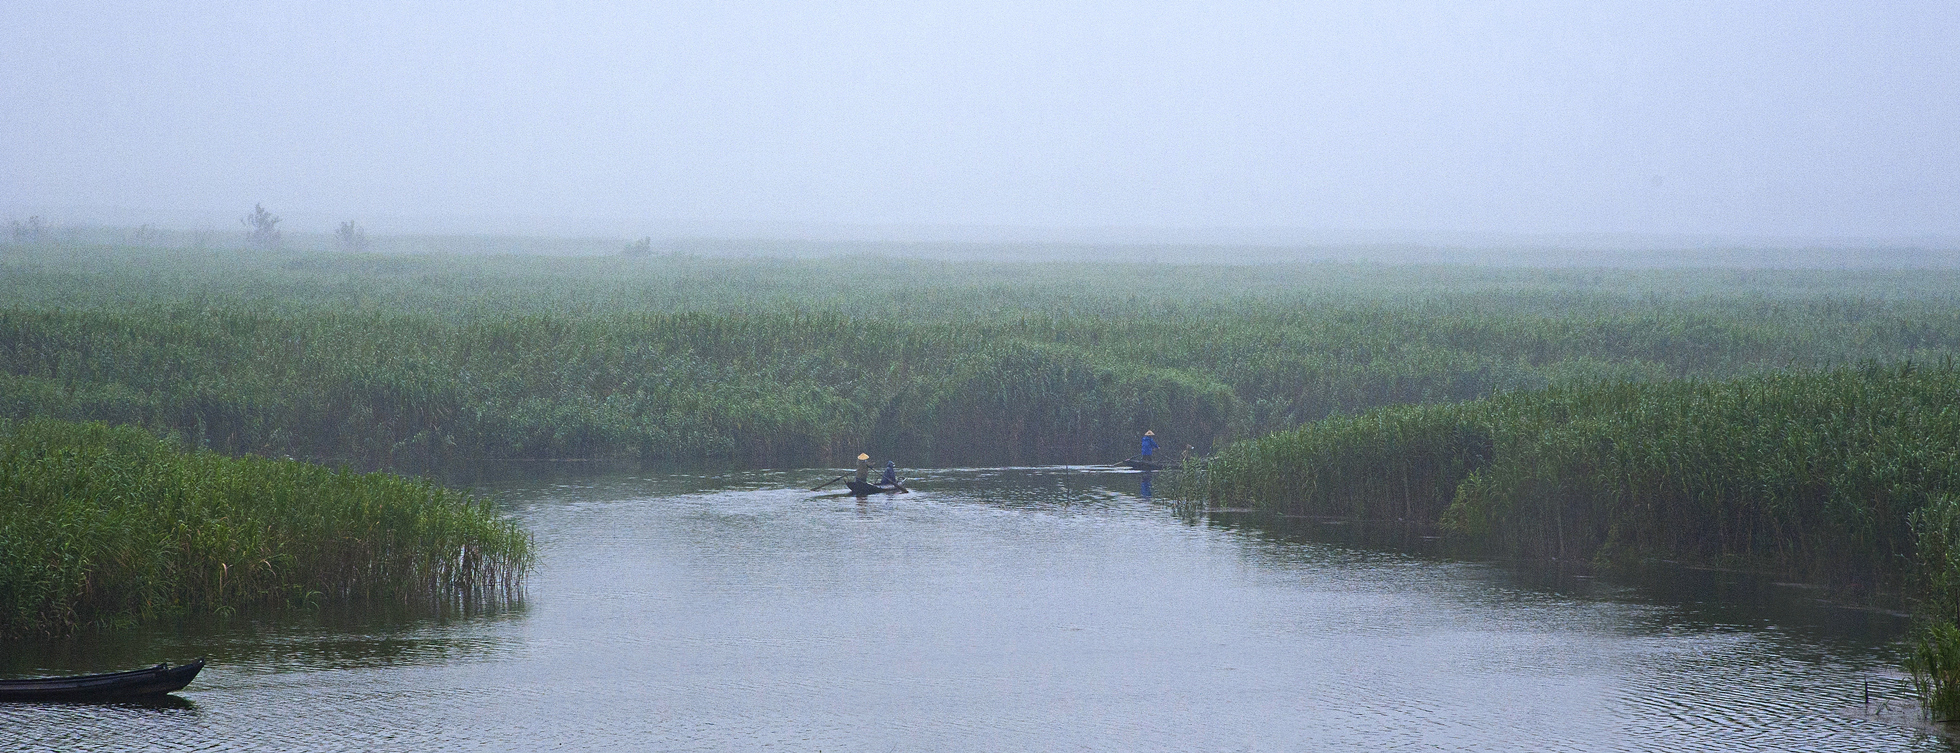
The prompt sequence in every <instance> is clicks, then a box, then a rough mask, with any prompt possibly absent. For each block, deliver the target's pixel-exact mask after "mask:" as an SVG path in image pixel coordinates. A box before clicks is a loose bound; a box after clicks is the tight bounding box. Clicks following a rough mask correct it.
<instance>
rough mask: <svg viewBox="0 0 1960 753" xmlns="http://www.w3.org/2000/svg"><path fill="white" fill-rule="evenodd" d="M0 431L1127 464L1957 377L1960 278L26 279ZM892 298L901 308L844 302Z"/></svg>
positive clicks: (1097, 267) (1130, 268)
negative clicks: (1400, 422)
mask: <svg viewBox="0 0 1960 753" xmlns="http://www.w3.org/2000/svg"><path fill="white" fill-rule="evenodd" d="M0 272H4V274H0V417H11V418H29V417H52V418H62V419H68V420H81V421H107V422H110V423H117V424H134V425H140V426H144V427H147V428H150V429H152V430H153V431H156V432H158V433H161V434H171V435H175V436H178V437H180V438H182V439H183V440H184V441H185V443H186V444H187V445H189V446H193V447H199V448H209V449H214V450H218V451H221V452H225V453H229V454H258V455H264V456H284V455H290V456H293V457H299V458H306V459H317V460H326V461H330V462H351V463H355V464H359V465H361V466H364V467H386V468H399V469H437V468H448V467H458V466H468V465H470V464H473V463H478V462H481V461H483V460H486V459H497V458H631V459H646V460H697V459H710V458H714V459H726V460H729V461H733V462H738V463H745V464H753V465H777V466H781V465H797V464H810V463H827V462H835V461H836V460H837V459H838V458H839V457H849V456H853V455H855V454H856V453H857V452H859V451H861V450H870V451H872V452H874V453H877V454H879V455H881V456H885V455H890V454H893V453H899V452H902V453H903V460H902V462H906V463H910V464H917V465H923V464H1023V463H1042V462H1109V461H1110V460H1113V459H1116V458H1120V457H1124V456H1127V455H1129V454H1130V452H1131V448H1130V446H1129V445H1130V443H1131V442H1132V441H1133V436H1134V435H1135V434H1140V433H1141V432H1142V431H1143V430H1144V429H1146V428H1149V429H1155V430H1156V431H1157V432H1158V434H1159V435H1160V436H1164V437H1166V438H1167V441H1172V442H1185V443H1189V444H1193V445H1196V446H1197V447H1198V448H1199V451H1200V452H1204V451H1208V450H1209V449H1210V445H1211V444H1212V442H1213V441H1214V440H1228V439H1231V438H1234V437H1251V436H1259V435H1262V434H1266V433H1269V432H1272V431H1277V430H1282V429H1288V428H1291V427H1294V426H1297V425H1300V424H1302V423H1306V422H1312V421H1318V420H1320V419H1323V418H1326V417H1328V416H1330V415H1336V414H1342V415H1351V414H1354V413H1356V412H1359V411H1364V410H1368V409H1370V408H1374V407H1378V406H1384V405H1395V404H1405V403H1438V402H1452V401H1462V400H1470V399H1475V398H1479V397H1484V396H1488V395H1491V394H1496V393H1500V392H1507V391H1517V390H1530V389H1537V388H1542V387H1546V386H1550V385H1578V384H1586V383H1591V382H1595V381H1601V380H1606V381H1624V380H1658V379H1668V378H1675V377H1682V376H1705V377H1727V376H1734V375H1739V374H1746V373H1752V372H1758V371H1763V370H1772V369H1782V368H1789V367H1793V366H1794V367H1803V368H1810V367H1828V366H1832V365H1842V364H1847V363H1855V362H1857V361H1858V360H1862V359H1878V360H1883V361H1896V360H1901V359H1905V358H1915V359H1919V360H1922V361H1923V360H1928V359H1937V358H1938V357H1940V356H1942V355H1947V354H1956V353H1960V301H1956V300H1955V299H1954V298H1953V297H1952V296H1951V295H1950V294H1949V293H1947V292H1946V291H1948V290H1952V289H1960V275H1955V274H1952V273H1945V272H1914V273H1911V274H1903V273H1894V272H1831V273H1828V274H1827V273H1820V272H1810V273H1802V272H1790V273H1769V272H1755V273H1740V272H1709V271H1699V272H1694V273H1687V272H1679V271H1664V270H1663V271H1647V272H1629V271H1614V270H1569V271H1559V270H1479V269H1467V268H1385V267H1379V266H1372V265H1332V264H1324V265H1313V264H1309V265H1278V266H1262V267H1231V266H1223V265H1220V266H1210V267H1199V266H1191V267H1166V266H1163V265H1111V264H1029V263H1020V264H998V263H988V262H971V263H959V264H949V263H945V262H931V261H918V260H911V261H907V260H889V259H848V258H847V259H832V260H821V261H810V260H782V259H774V260H753V259H749V260H740V259H690V258H667V257H658V258H639V259H623V258H598V259H593V258H585V259H579V258H562V257H561V258H540V257H529V258H524V257H502V256H487V257H472V256H435V255H431V256H386V257H383V256H372V255H346V254H304V253H300V254H282V253H276V252H263V253H252V254H243V253H234V252H196V251H189V250H157V249H119V248H84V249H14V250H11V251H10V252H9V253H8V254H6V255H4V256H0ZM872 275H879V276H881V277H887V278H892V279H898V280H903V281H904V284H902V285H896V286H888V285H858V284H842V285H839V284H835V282H834V281H838V280H852V279H864V278H867V277H869V276H872Z"/></svg>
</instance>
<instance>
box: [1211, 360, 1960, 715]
mask: <svg viewBox="0 0 1960 753" xmlns="http://www.w3.org/2000/svg"><path fill="white" fill-rule="evenodd" d="M1180 491H1181V492H1182V493H1184V494H1189V495H1193V496H1196V497H1199V498H1204V499H1208V500H1211V501H1213V502H1217V503H1223V504H1230V505H1235V506H1238V505H1257V506H1261V507H1265V508H1268V509H1272V510H1275V511H1279V512H1285V513H1292V514H1305V515H1321V516H1337V517H1344V518H1350V519H1364V520H1383V519H1387V520H1404V521H1410V522H1414V523H1417V524H1427V525H1433V526H1436V527H1438V528H1440V529H1441V530H1444V531H1446V532H1450V533H1452V534H1454V535H1456V536H1459V537H1462V538H1464V539H1467V540H1468V541H1471V542H1474V543H1477V544H1480V545H1482V546H1484V547H1487V548H1488V549H1489V550H1491V551H1493V552H1494V553H1497V554H1499V555H1502V556H1508V557H1516V558H1528V559H1546V560H1580V561H1586V562H1590V563H1594V564H1599V565H1607V566H1614V565H1623V564H1631V563H1634V562H1637V561H1640V560H1645V559H1665V560H1670V561H1681V562H1686V563H1690V564H1700V565H1719V566H1725V567H1736V568H1746V569H1753V570H1758V571H1766V572H1774V573H1777V574H1781V575H1785V576H1794V577H1798V578H1805V579H1810V580H1812V581H1814V582H1822V583H1827V584H1830V585H1832V586H1834V587H1836V588H1837V589H1838V590H1839V593H1840V594H1841V595H1842V596H1844V597H1847V598H1875V597H1876V596H1877V594H1879V593H1880V592H1891V593H1904V594H1908V595H1909V596H1910V597H1911V598H1912V599H1914V600H1915V602H1916V608H1917V609H1916V611H1917V612H1918V614H1919V615H1920V617H1921V619H1922V622H1923V625H1922V627H1921V629H1920V630H1919V631H1918V633H1917V634H1916V636H1915V638H1914V639H1913V648H1912V653H1911V656H1910V659H1909V661H1908V662H1907V668H1908V670H1910V671H1911V672H1912V675H1913V677H1914V680H1915V682H1916V683H1917V685H1918V686H1919V689H1920V697H1921V700H1922V701H1924V702H1925V703H1926V707H1927V710H1928V713H1929V714H1930V715H1932V716H1933V717H1935V718H1940V719H1960V368H1956V366H1955V364H1954V363H1953V362H1952V361H1945V362H1942V363H1941V364H1939V365H1938V366H1937V367H1934V368H1919V367H1917V366H1915V365H1914V364H1912V363H1909V362H1908V363H1904V364H1896V365H1889V366H1883V365H1878V364H1867V365H1865V366H1863V367H1860V368H1847V369H1836V370H1829V371H1821V372H1792V373H1774V374H1763V375H1757V376H1752V377H1747V378H1741V379H1735V380H1727V381H1711V380H1676V381H1666V382H1653V383H1640V384H1636V383H1618V384H1597V385H1590V386H1584V387H1573V388H1560V389H1547V390H1542V391H1533V392H1520V393H1513V394H1507V395H1502V396H1498V397H1493V398H1490V399H1486V400H1481V401H1475V402H1468V403H1458V404H1450V405H1429V406H1398V407H1391V408H1383V409H1379V410H1375V411H1370V412H1366V413H1362V414H1360V415H1356V416H1350V417H1340V418H1334V419H1329V420H1326V421H1321V422H1318V423H1314V424H1311V425H1308V426H1304V427H1301V428H1299V429H1297V430H1293V431H1289V432H1282V433H1279V434H1275V435H1272V436H1268V437H1264V438H1260V439H1256V440H1251V441H1246V442H1240V443H1237V444H1234V445H1231V446H1229V447H1227V448H1225V449H1224V450H1223V451H1222V452H1220V453H1219V454H1218V455H1217V456H1216V457H1214V458H1211V459H1210V460H1209V461H1208V462H1207V463H1205V464H1204V465H1203V466H1202V467H1200V468H1196V469H1194V470H1193V471H1192V472H1191V473H1189V474H1187V475H1186V476H1185V477H1184V478H1183V479H1182V480H1181V487H1180Z"/></svg>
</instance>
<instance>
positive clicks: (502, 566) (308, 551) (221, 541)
mask: <svg viewBox="0 0 1960 753" xmlns="http://www.w3.org/2000/svg"><path fill="white" fill-rule="evenodd" d="M530 557H531V542H530V538H529V536H528V535H527V534H526V533H524V532H523V531H522V530H521V529H520V528H519V527H518V526H517V524H516V523H515V522H514V521H512V520H510V519H509V518H507V517H505V516H503V515H501V514H499V513H498V511H497V510H496V509H495V508H494V507H492V506H491V504H490V503H489V502H487V501H485V500H482V499H475V498H471V497H469V496H467V495H464V494H462V493H459V492H455V491H450V490H446V489H443V488H441V487H438V486H435V485H433V484H430V483H428V482H424V481H418V480H413V479H408V478H403V477H400V476H394V475H388V474H378V473H367V474H362V473H351V472H346V471H338V470H332V469H328V468H324V467H320V466H317V465H311V464H307V463H301V462H296V461H290V460H266V459H260V458H250V457H247V458H231V457H225V456H221V455H218V454H216V453H212V452H188V451H184V450H182V449H180V448H179V447H178V446H177V445H176V444H175V443H173V442H169V441H165V440H159V439H157V438H156V437H155V436H153V435H151V434H149V433H147V432H145V431H142V430H140V429H135V428H131V427H110V426H106V425H103V424H99V423H70V422H62V421H52V420H31V421H26V422H20V423H11V424H6V425H0V636H5V635H22V634H47V633H63V632H69V631H72V630H75V629H77V628H81V627H85V626H97V625H106V624H114V623H119V622H126V621H132V620H141V619H146V618H153V617H156V616H159V615H164V614H170V613H183V612H210V611H228V610H233V609H238V608H241V607H247V606H270V605H309V604H312V605H319V604H330V603H340V602H374V601H380V602H392V603H409V604H428V605H434V606H455V605H461V606H466V607H467V606H474V605H482V604H486V603H496V602H502V601H506V600H508V599H511V598H513V597H515V596H516V595H517V589H518V588H519V585H520V580H521V578H522V576H523V574H524V572H525V571H526V569H527V568H528V567H529V566H530V561H531V560H530Z"/></svg>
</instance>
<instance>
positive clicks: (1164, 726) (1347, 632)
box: [0, 469, 1951, 751]
mask: <svg viewBox="0 0 1960 753" xmlns="http://www.w3.org/2000/svg"><path fill="white" fill-rule="evenodd" d="M825 477H827V475H826V474H819V473H816V472H782V473H777V472H757V473H751V474H739V475H735V476H729V477H722V478H702V477H685V476H665V477H656V478H633V477H624V476H606V477H600V478H593V479H588V480H578V481H573V482H560V483H531V484H528V485H510V486H509V487H508V488H506V489H505V490H504V491H503V495H504V497H505V498H506V499H507V500H508V501H509V503H510V505H511V508H512V509H513V510H514V511H515V512H516V513H517V514H518V515H520V516H521V517H522V518H523V519H524V520H525V521H526V522H527V523H528V524H529V525H530V527H531V528H532V530H534V531H535V532H536V533H537V536H538V540H539V543H540V545H541V548H542V554H541V558H540V567H539V569H538V571H537V572H536V573H535V575H534V577H533V579H532V580H531V585H530V597H529V599H528V600H527V602H526V603H525V605H524V606H523V607H522V608H519V609H514V610H509V611H506V612H504V613H502V614H496V615H489V616H479V617H464V618H450V619H433V618H421V619H410V618H401V617H390V616H385V615H381V616H376V615H369V616H365V617H361V618H358V619H355V618H344V617H343V618H333V619H330V618H324V617H317V616H315V617H309V618H306V619H303V620H297V621H293V620H288V621H284V622H278V623H263V624H262V623H253V622H250V621H248V620H244V619H236V618H235V619H233V620H231V621H229V622H225V623H214V624H205V625H181V626H172V627H166V628H159V629H151V630H147V631H141V632H126V633H117V634H109V635H95V636H89V637H87V638H85V639H81V640H76V641H69V642H62V643H25V644H23V643H13V644H0V652H3V653H0V672H5V673H12V674H33V673H66V672H76V671H89V670H101V669H112V668H123V667H126V666H133V665H138V664H143V663H149V662H154V661H159V660H163V659H169V660H172V661H180V660H188V659H189V658H191V657H194V656H199V655H208V656H210V657H212V658H213V664H212V666H211V667H210V668H209V669H207V670H205V672H204V674H203V675H202V676H200V677H199V678H198V680H197V682H196V683H194V684H193V685H192V686H191V687H190V688H189V689H187V690H185V691H182V692H181V693H179V694H178V697H179V698H181V699H182V700H180V701H176V702H172V703H168V704H161V705H152V706H49V705H20V704H15V705H4V706H0V750H8V751H11V750H17V749H26V750H131V749H143V748H159V749H177V748H186V749H200V750H268V751H271V750H277V751H307V750H336V751H341V750H402V751H430V750H743V751H747V750H765V749H771V750H799V751H800V750H824V751H859V750H862V751H891V750H898V751H960V750H982V751H992V750H998V751H1019V750H1070V751H1073V750H1109V751H1137V750H1166V751H1209V750H1217V751H1244V750H1252V751H1265V750H1324V749H1368V750H1374V749H1423V750H1433V749H1444V750H1492V751H1498V750H1502V751H1510V750H1588V751H1589V750H1724V751H1733V750H1846V751H1851V750H1859V751H1869V750H1923V751H1936V750H1937V751H1945V750H1950V749H1951V748H1949V747H1948V745H1947V744H1946V743H1945V742H1944V741H1943V740H1942V739H1941V738H1938V737H1935V736H1931V735H1928V734H1926V733H1925V732H1922V731H1920V730H1917V729H1915V728H1914V727H1913V726H1911V725H1910V724H1909V721H1910V719H1911V718H1912V717H1911V714H1910V713H1909V712H1908V711H1901V709H1907V708H1909V707H1908V706H1907V704H1906V702H1905V700H1904V698H1903V695H1902V689H1901V685H1900V681H1899V679H1898V678H1897V676H1896V674H1895V673H1894V672H1893V670H1892V669H1891V667H1892V665H1893V662H1894V659H1895V656H1894V655H1893V654H1892V653H1891V652H1892V651H1893V649H1892V648H1890V646H1891V644H1892V641H1894V640H1895V639H1896V638H1897V636H1898V631H1899V630H1900V629H1901V628H1902V624H1901V623H1900V621H1899V620H1898V619H1896V618H1893V617H1889V616H1885V615H1878V614H1872V613H1866V612H1854V611H1849V610H1841V609H1833V608H1829V607H1823V606H1819V605H1816V604H1814V603H1812V602H1811V601H1810V600H1809V599H1808V598H1807V597H1808V595H1809V592H1807V591H1805V590H1804V589H1801V588H1790V587H1779V586H1774V585H1772V584H1762V583H1747V582H1743V581H1738V580H1735V579H1733V578H1732V577H1728V578H1727V579H1725V576H1720V575H1710V576H1705V577H1703V576H1695V575H1686V576H1682V577H1681V578H1679V579H1678V580H1677V582H1672V583H1659V584H1655V583H1631V584H1630V583H1610V582H1605V581H1599V580H1590V579H1579V578H1559V577H1553V576H1549V575H1543V574H1537V575H1531V574H1524V575H1521V574H1517V573H1513V572H1510V571H1508V570H1506V569H1503V568H1499V567H1495V566H1491V565H1484V564H1476V563H1466V562H1461V561H1451V560H1448V559H1442V558H1431V557H1425V556H1422V555H1420V554H1410V553H1407V552H1408V551H1409V550H1407V549H1403V550H1401V553H1397V551H1395V550H1384V549H1380V548H1375V549H1370V548H1365V547H1357V546H1348V545H1344V544H1341V543H1338V542H1339V541H1341V540H1342V539H1341V538H1340V537H1339V536H1336V535H1330V534H1325V533H1321V534H1314V535H1309V536H1293V535H1275V534H1271V533H1263V532H1259V531H1257V530H1253V529H1249V528H1242V527H1240V526H1238V525H1236V524H1235V523H1234V522H1233V521H1232V520H1230V516H1229V515H1215V516H1213V517H1212V518H1209V519H1207V518H1198V519H1192V518H1188V517H1187V518H1180V517H1179V516H1177V515H1175V514H1173V512H1172V511H1171V510H1170V508H1168V507H1166V506H1165V505H1164V504H1162V503H1159V502H1153V501H1150V500H1145V499H1141V498H1139V497H1138V496H1137V495H1136V492H1138V491H1139V489H1138V485H1137V482H1138V479H1137V478H1136V477H1135V476H1130V475H1121V474H1088V473H1080V472H1071V471H1067V470H1064V469H1032V470H1027V469H1018V470H1012V471H940V472H932V473H923V474H915V478H916V479H917V480H916V482H915V486H916V488H917V489H918V491H917V492H915V493H913V494H910V495H904V496H897V497H888V498H878V499H873V500H870V501H869V502H867V503H860V502H858V501H856V500H854V499H851V498H848V497H843V498H838V497H821V496H818V495H814V494H811V493H809V492H805V491H801V490H800V489H799V488H798V487H799V486H801V487H807V486H809V485H811V484H814V483H815V482H817V481H821V480H822V479H823V478H825ZM1868 680H1869V681H1871V682H1872V685H1873V688H1874V691H1875V693H1876V695H1877V696H1878V698H1877V701H1876V702H1875V703H1874V704H1873V706H1872V707H1871V709H1872V711H1871V712H1867V710H1866V708H1867V707H1865V706H1864V705H1863V704H1862V692H1863V687H1864V683H1865V682H1866V681H1868Z"/></svg>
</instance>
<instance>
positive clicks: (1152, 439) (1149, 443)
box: [1137, 429, 1157, 463]
mask: <svg viewBox="0 0 1960 753" xmlns="http://www.w3.org/2000/svg"><path fill="white" fill-rule="evenodd" d="M1142 447H1143V450H1142V452H1139V453H1137V454H1138V455H1140V456H1142V458H1143V462H1146V463H1148V462H1150V453H1153V452H1156V451H1157V432H1154V431H1151V430H1149V429H1145V430H1144V431H1143V445H1142Z"/></svg>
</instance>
